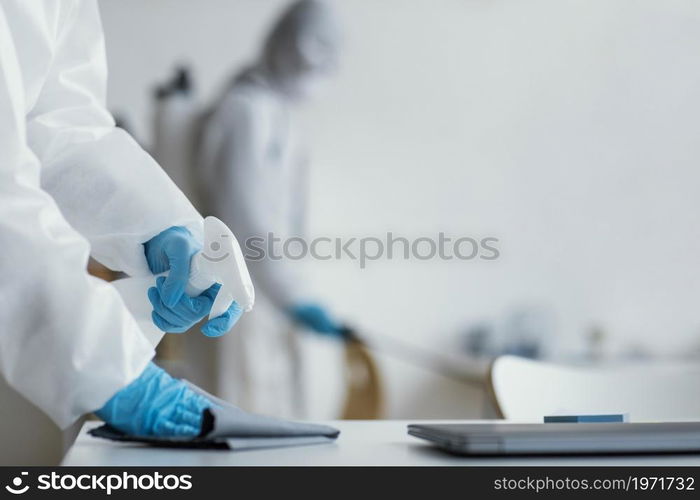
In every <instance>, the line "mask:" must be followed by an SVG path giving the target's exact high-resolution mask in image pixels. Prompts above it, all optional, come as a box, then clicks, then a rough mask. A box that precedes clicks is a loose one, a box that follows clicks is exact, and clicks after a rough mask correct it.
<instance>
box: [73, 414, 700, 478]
mask: <svg viewBox="0 0 700 500" xmlns="http://www.w3.org/2000/svg"><path fill="white" fill-rule="evenodd" d="M472 422H475V421H472ZM324 423H327V424H328V425H331V426H333V427H336V428H337V429H340V431H341V434H340V436H339V437H338V440H337V441H336V442H334V443H332V444H321V445H311V446H300V447H294V448H277V449H267V450H248V451H223V450H177V449H166V448H154V447H149V446H144V445H140V444H136V443H119V442H114V441H108V440H104V439H98V438H94V437H92V436H90V435H88V434H87V431H88V430H89V429H90V428H92V427H95V426H97V425H100V423H98V422H88V423H86V424H85V425H84V426H83V428H82V429H81V431H80V434H79V436H78V438H77V440H76V441H75V443H74V444H73V446H72V447H71V448H70V450H69V451H68V453H67V454H66V456H65V457H64V459H63V462H62V465H66V466H88V465H93V466H150V467H157V466H198V465H201V466H209V465H241V466H264V465H307V466H327V465H461V466H464V465H471V466H483V465H491V466H501V465H522V466H534V465H648V466H651V465H664V466H677V465H700V455H646V456H644V455H639V456H621V457H610V456H607V457H606V456H603V457H543V458H532V457H527V458H510V457H503V458H484V457H478V458H476V457H475V458H469V457H455V456H453V455H449V454H446V453H443V452H441V451H440V450H438V449H435V448H433V447H432V446H430V445H429V444H428V443H426V442H424V441H422V440H419V439H416V438H414V437H411V436H409V435H408V434H407V433H406V426H407V425H408V424H409V423H447V422H444V421H435V420H432V421H430V422H425V421H423V422H421V421H403V420H378V421H358V420H344V421H331V422H324ZM491 423H493V421H491Z"/></svg>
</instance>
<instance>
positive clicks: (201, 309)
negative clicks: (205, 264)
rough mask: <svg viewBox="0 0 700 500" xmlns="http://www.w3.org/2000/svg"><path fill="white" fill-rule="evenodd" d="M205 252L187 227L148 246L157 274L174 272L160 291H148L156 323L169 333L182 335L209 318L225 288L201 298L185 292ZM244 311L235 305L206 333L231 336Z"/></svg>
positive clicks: (160, 285) (209, 324)
mask: <svg viewBox="0 0 700 500" xmlns="http://www.w3.org/2000/svg"><path fill="white" fill-rule="evenodd" d="M201 249H202V245H201V243H200V242H198V241H197V240H196V239H195V238H194V236H192V233H190V232H189V231H188V230H187V229H186V228H184V227H179V226H176V227H171V228H168V229H166V230H165V231H163V232H161V233H160V234H158V235H157V236H155V237H153V238H151V239H150V240H148V241H147V242H146V243H144V252H145V254H146V262H148V267H149V269H150V270H151V272H152V273H153V274H160V273H164V272H165V271H170V272H169V273H168V276H167V277H159V278H158V279H157V280H156V287H153V288H150V289H149V290H148V299H149V300H150V301H151V304H152V305H153V313H152V318H153V323H155V325H156V326H157V327H158V328H160V329H161V330H163V331H164V332H169V333H182V332H185V331H187V330H189V329H190V328H191V327H192V326H193V325H194V324H195V323H197V322H198V321H199V320H201V319H202V318H204V317H205V316H206V315H208V314H209V311H210V310H211V307H212V304H213V303H214V298H215V297H216V294H217V293H218V291H219V289H220V288H221V285H218V284H215V285H213V286H212V287H211V288H209V289H208V290H206V291H205V292H203V293H202V294H201V295H199V296H198V297H194V298H192V297H189V296H188V295H187V294H186V293H185V288H186V287H187V283H188V281H189V279H190V261H191V260H192V257H193V256H194V255H195V254H196V253H197V252H199V251H200V250H201ZM242 313H243V311H242V310H241V307H240V306H239V305H238V304H237V303H236V302H233V303H232V304H231V306H230V307H229V308H228V310H227V311H226V312H225V313H224V314H222V315H220V316H217V317H216V318H213V319H211V320H209V321H208V322H207V323H206V324H205V325H204V326H203V327H202V333H204V335H206V336H208V337H219V336H221V335H223V334H225V333H226V332H228V331H229V330H230V329H231V328H232V327H233V325H234V324H235V323H236V322H237V321H238V319H239V318H240V317H241V315H242Z"/></svg>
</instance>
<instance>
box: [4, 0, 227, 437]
mask: <svg viewBox="0 0 700 500" xmlns="http://www.w3.org/2000/svg"><path fill="white" fill-rule="evenodd" d="M106 76H107V73H106V63H105V53H104V43H103V34H102V28H101V24H100V19H99V13H98V9H97V3H96V1H93V0H63V1H60V2H57V1H53V0H32V1H25V0H0V110H1V112H0V244H1V245H2V258H1V259H0V276H2V280H1V281H0V374H1V375H2V377H3V378H4V380H5V381H6V382H7V384H8V385H9V386H10V387H11V388H13V389H14V390H16V391H17V392H18V393H20V394H21V395H23V396H24V397H25V398H26V399H28V400H29V401H30V402H32V403H33V404H34V405H36V406H37V407H39V408H40V409H41V410H43V411H44V412H45V413H46V414H48V415H49V416H50V417H51V419H52V420H53V421H54V422H55V423H56V424H57V425H58V426H59V427H61V428H65V427H67V426H68V425H70V424H71V423H72V422H74V421H75V420H76V419H77V418H78V417H80V416H81V415H83V414H85V413H88V412H93V411H95V412H96V413H97V414H98V416H100V417H101V418H103V419H104V420H105V421H107V422H108V423H110V424H111V425H113V426H114V427H116V428H117V429H119V430H122V431H124V432H130V433H134V434H140V435H196V434H197V433H199V427H200V424H201V418H202V415H201V413H202V411H203V410H204V409H206V408H207V406H209V404H210V403H209V401H208V400H206V399H204V398H203V397H202V396H200V395H198V394H195V393H194V392H193V391H191V390H190V389H189V388H187V387H186V386H185V385H184V382H182V381H179V380H176V379H173V378H172V377H170V376H169V375H167V374H166V373H165V372H163V370H161V369H160V368H158V367H157V366H156V365H154V364H153V363H152V362H151V359H152V358H153V356H154V351H153V346H152V345H151V344H150V343H149V342H148V341H147V340H146V337H145V336H144V335H143V334H142V332H141V331H140V330H139V327H138V326H137V323H136V321H135V319H134V317H133V316H132V315H131V314H130V313H129V311H128V310H127V309H126V308H125V306H124V302H123V301H122V299H121V297H120V296H119V294H118V293H117V291H116V290H115V288H114V287H113V286H111V285H110V284H107V283H105V282H103V281H100V280H98V279H97V278H94V277H91V276H89V275H88V273H87V271H86V266H87V262H88V257H89V255H92V256H93V257H94V258H95V259H96V260H98V261H99V262H101V263H103V264H105V265H106V266H108V267H109V268H111V269H115V270H120V271H124V272H125V273H127V274H129V275H132V276H137V275H152V274H156V273H161V272H164V271H168V270H170V275H169V276H168V277H167V278H159V280H158V285H157V287H156V286H154V287H153V288H152V289H151V290H150V291H149V298H150V299H151V302H152V303H153V304H154V312H153V320H154V322H155V323H156V324H158V325H159V326H160V327H161V328H162V329H170V330H172V331H182V330H183V329H186V328H187V327H189V326H191V324H194V323H195V322H196V321H198V320H199V319H201V318H202V317H204V316H205V315H206V311H207V310H208V309H207V308H209V309H210V308H211V301H212V297H214V296H215V295H216V289H214V288H212V290H209V291H208V292H207V293H206V294H203V296H201V297H196V298H190V297H187V296H185V295H184V294H183V291H184V287H185V284H186V282H187V279H188V276H189V258H190V257H191V256H192V255H193V254H194V253H196V252H197V251H198V245H201V238H202V235H201V233H202V218H201V216H200V215H199V213H198V212H197V211H196V210H195V209H194V208H193V207H192V205H191V204H190V203H189V202H188V200H187V199H186V198H185V196H184V195H183V194H182V193H181V192H180V191H179V190H178V189H177V188H176V187H175V185H174V184H173V183H172V182H171V181H170V179H169V178H168V177H167V176H166V175H165V174H164V173H163V171H162V170H161V168H160V167H159V166H158V164H156V163H155V161H154V160H152V159H151V157H150V156H149V155H148V154H146V153H145V152H144V151H143V150H142V149H141V148H140V147H139V146H138V145H137V144H136V142H135V141H134V140H133V139H132V138H131V137H130V136H129V135H127V134H126V133H125V132H124V131H123V130H121V129H118V128H116V127H115V126H114V121H113V119H112V116H111V115H110V114H109V113H108V112H107V110H106V108H105V104H104V103H105V87H106ZM153 283H154V285H155V284H156V280H155V278H154V280H153ZM238 316H240V311H237V310H236V305H235V302H234V304H232V306H231V308H230V309H229V311H227V312H226V313H225V314H224V315H222V316H221V317H219V318H215V319H214V320H210V323H209V326H205V327H204V331H205V333H206V334H207V335H210V336H214V335H220V334H222V333H225V331H227V329H228V328H230V327H231V326H232V325H233V323H235V321H236V319H237V317H238ZM0 406H2V407H3V408H2V411H3V412H7V413H8V414H11V409H8V407H7V405H6V402H0Z"/></svg>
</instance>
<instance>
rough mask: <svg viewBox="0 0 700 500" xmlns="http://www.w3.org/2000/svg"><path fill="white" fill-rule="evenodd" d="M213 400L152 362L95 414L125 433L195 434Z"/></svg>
mask: <svg viewBox="0 0 700 500" xmlns="http://www.w3.org/2000/svg"><path fill="white" fill-rule="evenodd" d="M211 406H212V403H211V402H210V401H209V400H208V399H207V398H205V397H204V396H201V395H199V394H197V393H196V392H195V391H193V390H192V389H190V387H189V386H188V385H187V384H185V383H184V382H183V381H182V380H178V379H175V378H173V377H171V376H170V375H168V374H167V373H166V372H165V371H164V370H163V369H162V368H159V367H158V366H156V365H155V364H153V363H152V362H151V363H149V364H148V365H147V366H146V369H145V370H144V371H143V373H142V374H141V375H140V376H139V377H138V378H137V379H136V380H134V381H133V382H132V383H131V384H129V385H128V386H126V387H125V388H124V389H122V390H120V391H119V392H117V393H116V394H115V395H114V396H112V398H111V399H110V400H109V401H107V403H106V404H105V405H104V406H103V407H102V408H100V409H99V410H97V411H96V412H95V414H96V415H97V416H98V417H100V418H101V419H102V420H104V421H105V422H106V423H108V424H109V425H111V426H112V427H114V428H115V429H118V430H120V431H122V432H124V433H126V434H130V435H135V436H182V437H187V436H191V437H195V436H197V435H199V433H200V432H201V429H202V420H203V412H204V410H205V409H207V408H210V407H211Z"/></svg>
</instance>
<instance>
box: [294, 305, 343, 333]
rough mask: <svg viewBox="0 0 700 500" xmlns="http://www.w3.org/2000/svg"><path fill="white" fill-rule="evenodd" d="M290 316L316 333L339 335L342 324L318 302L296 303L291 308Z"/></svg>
mask: <svg viewBox="0 0 700 500" xmlns="http://www.w3.org/2000/svg"><path fill="white" fill-rule="evenodd" d="M291 314H292V318H294V319H295V320H296V321H297V322H299V323H301V324H302V325H303V326H305V327H307V328H310V329H311V330H314V331H315V332H318V333H325V334H331V335H339V334H340V333H341V330H342V325H341V324H339V323H338V322H336V321H335V320H334V319H333V318H331V316H330V314H328V312H327V311H326V309H324V308H323V307H321V306H319V305H318V304H306V303H305V304H297V305H295V306H293V307H292V308H291Z"/></svg>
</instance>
